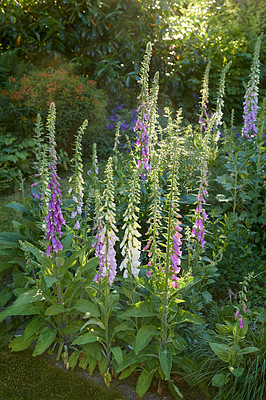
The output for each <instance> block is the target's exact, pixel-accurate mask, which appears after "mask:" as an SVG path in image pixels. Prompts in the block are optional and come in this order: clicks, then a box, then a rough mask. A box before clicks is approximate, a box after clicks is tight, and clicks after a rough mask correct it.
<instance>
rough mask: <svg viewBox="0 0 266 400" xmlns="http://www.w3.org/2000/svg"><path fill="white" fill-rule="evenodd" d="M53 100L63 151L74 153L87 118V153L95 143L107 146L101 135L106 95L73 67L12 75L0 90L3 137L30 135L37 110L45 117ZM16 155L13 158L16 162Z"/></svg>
mask: <svg viewBox="0 0 266 400" xmlns="http://www.w3.org/2000/svg"><path fill="white" fill-rule="evenodd" d="M51 101H54V102H55V103H56V106H57V131H58V145H59V148H60V150H61V151H63V152H64V151H67V152H68V154H69V155H70V154H71V149H72V147H73V143H74V136H75V135H76V132H77V129H78V128H79V126H80V124H81V123H82V121H83V120H85V119H88V121H89V126H88V129H87V131H86V134H85V137H84V145H85V146H84V149H85V152H86V154H88V153H89V148H90V146H91V145H92V142H99V141H101V144H102V145H103V146H102V148H104V147H105V148H107V147H108V143H106V142H107V140H108V138H107V139H104V138H103V136H102V133H103V129H104V127H105V121H104V120H105V118H106V97H105V95H104V93H103V91H102V90H99V89H97V88H96V82H95V81H92V80H90V79H88V77H81V76H77V75H74V74H73V72H72V68H71V66H66V68H65V67H59V68H57V69H54V70H52V69H48V70H45V71H40V70H33V71H32V72H31V73H29V74H28V75H26V76H23V77H22V78H21V79H19V80H18V79H16V78H11V79H10V80H9V81H8V82H7V83H6V87H5V89H3V90H2V91H1V93H0V120H1V123H0V129H1V136H2V135H4V136H5V137H6V136H7V135H12V137H13V138H16V140H18V142H21V140H24V139H29V138H31V137H32V135H33V127H34V122H35V119H36V116H37V113H40V114H41V116H44V115H45V112H46V109H47V105H49V103H50V102H51ZM13 141H14V140H13ZM0 143H1V142H0ZM24 144H26V142H25V141H24ZM29 145H31V143H29ZM86 150H87V151H86ZM14 156H15V155H14ZM14 156H13V159H12V160H10V161H15V159H14Z"/></svg>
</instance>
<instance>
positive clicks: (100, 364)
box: [98, 357, 108, 376]
mask: <svg viewBox="0 0 266 400" xmlns="http://www.w3.org/2000/svg"><path fill="white" fill-rule="evenodd" d="M98 367H99V370H100V374H101V375H102V376H104V374H105V373H106V371H107V368H108V360H107V358H105V357H102V358H101V360H100V361H98Z"/></svg>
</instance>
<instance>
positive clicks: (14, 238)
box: [0, 232, 25, 247]
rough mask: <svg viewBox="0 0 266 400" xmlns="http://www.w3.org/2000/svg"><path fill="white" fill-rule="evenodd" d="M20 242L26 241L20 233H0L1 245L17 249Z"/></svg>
mask: <svg viewBox="0 0 266 400" xmlns="http://www.w3.org/2000/svg"><path fill="white" fill-rule="evenodd" d="M19 240H22V241H24V240H25V237H24V236H22V235H20V234H19V233H14V232H1V233H0V243H1V244H3V245H8V246H10V247H14V246H15V247H17V246H18V242H19Z"/></svg>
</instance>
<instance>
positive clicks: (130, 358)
mask: <svg viewBox="0 0 266 400" xmlns="http://www.w3.org/2000/svg"><path fill="white" fill-rule="evenodd" d="M150 358H158V356H157V354H139V355H138V356H135V355H134V353H133V352H131V353H129V354H128V355H127V357H126V359H125V360H124V362H123V364H122V365H120V366H119V367H118V369H117V372H121V371H123V369H126V368H127V367H129V366H130V365H132V364H135V363H137V364H138V365H139V364H141V363H143V362H144V361H146V360H149V359H150Z"/></svg>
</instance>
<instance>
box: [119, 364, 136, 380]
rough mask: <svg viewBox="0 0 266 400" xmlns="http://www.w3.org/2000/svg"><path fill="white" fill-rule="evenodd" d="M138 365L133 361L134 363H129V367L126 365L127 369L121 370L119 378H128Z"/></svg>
mask: <svg viewBox="0 0 266 400" xmlns="http://www.w3.org/2000/svg"><path fill="white" fill-rule="evenodd" d="M138 366H139V363H135V364H132V365H130V367H128V368H127V369H125V370H124V371H123V372H122V374H121V375H120V376H119V379H120V380H122V379H126V378H128V377H129V376H130V375H131V374H132V372H133V371H135V369H136V368H137V367H138Z"/></svg>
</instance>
